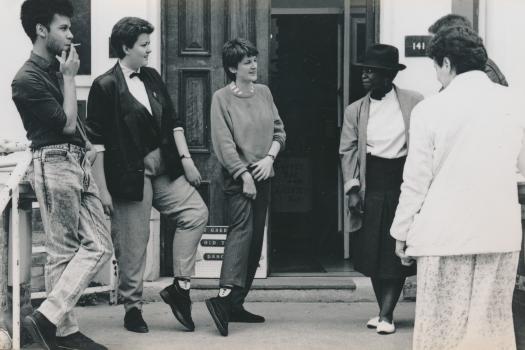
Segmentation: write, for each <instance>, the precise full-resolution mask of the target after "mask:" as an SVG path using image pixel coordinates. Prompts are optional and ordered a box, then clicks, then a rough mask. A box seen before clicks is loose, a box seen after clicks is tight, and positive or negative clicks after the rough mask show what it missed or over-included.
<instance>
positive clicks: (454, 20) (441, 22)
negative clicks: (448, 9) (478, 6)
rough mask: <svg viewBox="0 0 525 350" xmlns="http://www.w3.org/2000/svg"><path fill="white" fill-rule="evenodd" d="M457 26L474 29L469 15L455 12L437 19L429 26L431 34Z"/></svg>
mask: <svg viewBox="0 0 525 350" xmlns="http://www.w3.org/2000/svg"><path fill="white" fill-rule="evenodd" d="M457 26H463V27H468V28H471V29H472V23H470V21H469V20H468V19H467V17H464V16H461V15H455V14H448V15H445V16H443V17H441V18H439V19H438V20H437V21H435V22H434V24H432V25H431V26H430V27H428V32H429V33H431V34H436V33H437V32H439V31H440V30H441V29H444V28H448V27H457Z"/></svg>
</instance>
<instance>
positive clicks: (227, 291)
mask: <svg viewBox="0 0 525 350" xmlns="http://www.w3.org/2000/svg"><path fill="white" fill-rule="evenodd" d="M231 291H232V289H231V288H221V289H219V296H220V297H221V298H224V297H227V296H228V295H230V293H231Z"/></svg>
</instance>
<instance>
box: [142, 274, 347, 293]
mask: <svg viewBox="0 0 525 350" xmlns="http://www.w3.org/2000/svg"><path fill="white" fill-rule="evenodd" d="M354 278H355V277H352V276H286V275H283V276H270V277H267V278H256V279H255V280H254V282H253V286H252V289H254V290H326V289H331V290H355V289H356V284H355V282H354ZM171 281H172V278H171V277H161V278H159V279H158V280H156V281H152V282H148V284H149V285H151V284H157V283H158V284H160V285H164V286H165V285H166V284H169V283H171ZM218 286H219V279H216V278H192V279H191V288H192V289H194V290H195V289H201V290H207V289H217V288H218Z"/></svg>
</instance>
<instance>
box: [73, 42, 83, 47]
mask: <svg viewBox="0 0 525 350" xmlns="http://www.w3.org/2000/svg"><path fill="white" fill-rule="evenodd" d="M80 45H82V44H81V43H76V44H71V46H73V47H75V46H80Z"/></svg>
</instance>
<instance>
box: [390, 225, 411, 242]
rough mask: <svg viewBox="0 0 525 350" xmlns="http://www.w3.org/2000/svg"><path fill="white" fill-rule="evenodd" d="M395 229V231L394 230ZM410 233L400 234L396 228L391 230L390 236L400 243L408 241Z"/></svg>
mask: <svg viewBox="0 0 525 350" xmlns="http://www.w3.org/2000/svg"><path fill="white" fill-rule="evenodd" d="M392 228H393V229H392ZM407 234H408V232H400V231H397V230H396V229H395V227H394V226H392V227H391V228H390V236H392V238H394V239H396V240H398V241H406V240H407Z"/></svg>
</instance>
